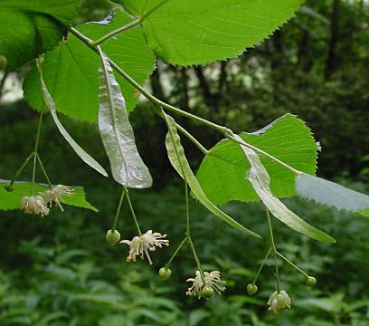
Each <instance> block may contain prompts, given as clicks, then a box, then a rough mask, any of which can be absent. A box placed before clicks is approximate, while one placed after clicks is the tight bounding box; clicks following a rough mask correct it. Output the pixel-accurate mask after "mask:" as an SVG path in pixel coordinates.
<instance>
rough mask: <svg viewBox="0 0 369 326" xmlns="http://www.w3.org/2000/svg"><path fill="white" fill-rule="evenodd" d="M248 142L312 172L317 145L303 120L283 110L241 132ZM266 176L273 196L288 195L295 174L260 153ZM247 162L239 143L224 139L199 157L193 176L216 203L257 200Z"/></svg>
mask: <svg viewBox="0 0 369 326" xmlns="http://www.w3.org/2000/svg"><path fill="white" fill-rule="evenodd" d="M240 137H241V138H242V140H243V141H245V142H247V143H248V144H251V145H253V146H254V147H257V148H259V149H261V150H263V151H265V152H266V153H268V154H270V155H271V156H273V157H275V158H277V159H279V160H280V161H282V162H284V163H286V164H288V165H289V166H291V167H293V168H295V169H296V170H299V171H302V172H305V173H307V174H314V173H315V170H316V160H317V151H318V145H317V144H316V142H315V140H314V138H313V137H312V135H311V131H310V129H309V128H308V127H307V126H306V125H305V123H304V122H303V121H302V120H301V119H298V118H297V117H296V116H294V115H292V114H286V115H284V116H282V117H281V118H279V119H277V120H275V121H274V122H272V123H271V124H269V125H268V126H266V127H264V128H263V129H261V130H259V131H257V132H254V133H245V132H243V133H241V134H240ZM260 160H261V162H262V164H263V165H264V166H265V168H266V170H267V171H268V174H269V176H270V179H271V181H270V188H271V191H272V193H273V195H274V196H276V197H279V198H281V197H289V196H293V195H295V194H296V192H295V177H296V176H295V174H294V173H293V172H291V171H290V170H288V169H286V168H285V167H283V166H282V165H280V164H278V163H276V162H275V161H273V160H272V159H271V158H268V157H266V156H264V155H262V156H261V157H260ZM249 169H250V163H249V162H248V160H245V155H244V153H243V152H242V150H241V148H240V146H238V144H236V143H235V142H233V141H231V140H229V139H224V140H222V141H220V142H219V143H218V144H216V145H215V146H214V147H213V148H212V149H211V150H210V151H209V153H208V154H207V155H206V156H205V158H204V159H203V161H202V163H201V165H200V168H199V170H198V172H197V178H198V180H199V182H200V184H201V187H202V188H203V190H204V192H205V193H206V195H207V196H208V198H209V199H210V200H211V201H212V202H213V203H214V204H216V205H222V204H225V203H227V202H229V201H232V200H239V201H242V202H251V201H258V200H260V198H259V196H258V195H257V194H256V192H255V190H254V189H253V187H252V185H251V184H250V182H249V180H247V179H246V178H245V175H246V172H247V171H248V170H249Z"/></svg>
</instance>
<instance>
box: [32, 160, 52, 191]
mask: <svg viewBox="0 0 369 326" xmlns="http://www.w3.org/2000/svg"><path fill="white" fill-rule="evenodd" d="M35 155H36V156H37V160H38V163H39V164H40V167H41V170H42V173H43V174H44V176H45V178H46V181H47V183H48V185H49V187H50V189H52V187H53V185H52V183H51V181H50V178H49V176H48V175H47V173H46V170H45V167H44V164H43V163H42V161H41V157H40V155H38V153H35Z"/></svg>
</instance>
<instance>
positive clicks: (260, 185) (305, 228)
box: [236, 136, 335, 243]
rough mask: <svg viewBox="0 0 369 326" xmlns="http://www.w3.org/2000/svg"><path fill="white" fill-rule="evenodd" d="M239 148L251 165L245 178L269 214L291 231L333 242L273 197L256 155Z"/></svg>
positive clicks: (268, 179)
mask: <svg viewBox="0 0 369 326" xmlns="http://www.w3.org/2000/svg"><path fill="white" fill-rule="evenodd" d="M236 138H238V139H239V140H241V141H242V138H241V137H239V136H236ZM239 146H240V147H241V149H242V151H243V152H244V154H245V156H246V157H247V159H248V161H249V162H250V165H251V168H250V170H249V172H248V174H247V178H248V179H249V180H250V182H251V184H252V186H253V188H254V189H255V191H256V193H257V194H258V196H259V197H260V199H261V200H262V201H263V203H264V205H265V206H266V207H267V208H268V210H269V211H270V213H272V215H273V216H274V217H276V218H277V219H278V220H280V221H281V222H283V223H284V224H286V225H287V226H289V227H290V228H291V229H293V230H295V231H297V232H300V233H302V234H304V235H307V236H308V237H311V238H313V239H316V240H319V241H322V242H327V243H333V242H335V240H334V239H333V238H332V237H330V236H329V235H328V234H326V233H324V232H322V231H320V230H319V229H317V228H315V227H314V226H312V225H310V224H308V223H306V222H305V221H304V220H303V219H301V218H300V217H299V216H297V215H296V214H295V213H293V212H292V211H290V210H289V209H288V208H287V207H286V206H285V205H284V204H283V203H282V202H281V201H280V200H279V199H278V198H276V197H274V196H273V194H272V192H271V190H270V177H269V174H268V172H267V170H266V169H265V167H264V166H263V164H262V163H261V161H260V158H259V156H258V154H256V152H255V151H254V150H253V149H251V148H248V147H246V146H243V145H239Z"/></svg>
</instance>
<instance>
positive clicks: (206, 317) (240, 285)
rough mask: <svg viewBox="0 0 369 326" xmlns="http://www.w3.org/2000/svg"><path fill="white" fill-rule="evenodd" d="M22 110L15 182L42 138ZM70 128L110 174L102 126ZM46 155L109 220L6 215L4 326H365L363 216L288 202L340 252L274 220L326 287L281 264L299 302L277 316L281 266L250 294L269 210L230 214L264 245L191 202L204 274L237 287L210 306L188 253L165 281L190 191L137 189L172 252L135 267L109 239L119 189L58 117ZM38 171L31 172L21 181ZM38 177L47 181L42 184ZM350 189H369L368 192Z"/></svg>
mask: <svg viewBox="0 0 369 326" xmlns="http://www.w3.org/2000/svg"><path fill="white" fill-rule="evenodd" d="M18 105H21V104H20V103H19V104H18ZM13 112H14V111H13V109H9V108H7V109H4V110H3V111H2V113H3V115H2V119H3V120H2V126H3V128H1V130H0V143H1V147H2V148H1V151H2V153H5V155H2V160H1V164H0V174H1V175H2V176H4V177H5V178H11V175H12V174H13V173H14V171H15V169H16V168H17V167H18V166H19V165H20V164H21V161H22V157H25V156H26V153H27V151H29V150H30V149H31V148H32V139H30V138H31V137H29V136H28V135H29V128H34V129H35V128H36V123H37V119H36V117H35V116H34V114H33V113H32V112H31V111H25V110H24V111H23V112H30V113H27V114H25V113H24V114H21V115H20V116H16V115H14V116H13ZM5 118H6V119H5ZM63 122H64V124H65V126H66V128H67V129H68V130H71V131H72V133H73V136H74V137H75V138H76V139H77V140H78V142H80V143H81V144H82V145H83V146H84V147H85V148H87V149H88V150H89V151H90V152H91V153H92V154H93V155H94V156H95V157H96V158H97V159H99V160H100V161H101V162H102V163H103V164H104V165H107V162H106V159H105V158H104V154H103V150H102V145H101V144H100V142H99V141H96V140H98V139H99V138H98V135H97V131H96V129H95V126H92V125H84V124H81V123H79V122H76V121H71V120H69V119H63ZM80 130H83V131H80ZM40 155H41V156H42V157H43V159H44V161H45V165H46V169H47V170H48V172H49V174H50V177H51V178H52V181H53V182H55V183H59V182H62V183H66V184H81V185H83V186H84V187H85V188H86V191H87V194H88V199H89V200H90V201H91V202H92V203H93V204H94V205H96V207H98V208H99V209H100V213H99V214H97V213H94V212H89V211H84V210H79V209H75V208H69V207H68V209H67V210H66V211H65V212H58V211H57V210H55V211H54V212H53V213H52V214H50V215H49V216H47V217H44V218H40V217H38V216H32V215H23V214H22V213H20V212H17V211H10V212H2V213H1V214H0V229H1V230H3V231H2V236H1V238H0V247H1V248H2V259H1V261H0V270H1V274H0V325H4V326H8V325H41V326H42V325H50V326H54V325H55V326H59V325H60V326H67V325H68V326H69V325H86V324H91V325H98V326H105V325H106V326H111V325H117V326H118V325H119V326H121V325H140V326H143V325H151V326H153V325H158V326H159V325H173V326H174V325H176V326H177V325H179V326H181V325H193V326H195V325H209V326H213V325H214V326H215V325H217V326H218V325H220V326H223V325H224V326H226V325H235V326H238V325H240V326H241V325H258V326H263V325H280V326H282V325H283V326H289V325H291V326H293V325H302V326H316V325H318V326H319V325H332V326H333V325H351V326H361V325H362V326H365V325H367V320H368V318H369V296H368V294H367V291H366V290H365V289H367V288H368V287H369V278H368V276H367V275H369V261H368V259H367V252H368V250H369V235H368V233H367V231H366V230H367V229H368V227H369V221H368V220H366V219H365V218H362V217H359V216H356V215H350V214H346V213H342V212H335V211H331V210H328V209H325V208H323V207H320V206H317V205H312V204H311V203H307V202H302V201H299V200H296V199H290V200H289V201H288V205H289V207H291V208H292V209H293V210H295V211H296V212H297V213H298V214H300V216H302V217H303V218H305V219H306V220H307V221H309V222H311V223H313V224H314V225H316V226H317V227H319V228H321V229H323V230H325V231H326V232H328V233H329V234H331V235H332V236H333V237H335V238H336V239H337V240H338V243H337V244H335V245H325V244H321V243H318V242H314V241H312V240H309V239H307V238H305V237H301V236H299V235H298V234H295V233H293V232H291V231H290V230H287V229H286V228H285V227H284V226H283V225H282V224H281V223H279V222H275V225H274V227H275V233H276V235H275V236H276V243H277V247H278V248H279V249H280V251H281V252H282V253H283V254H285V255H286V256H287V257H288V258H289V259H291V260H292V261H294V262H295V263H296V264H298V265H299V266H300V267H302V268H303V269H305V270H306V271H307V272H308V273H309V274H311V275H314V276H315V277H316V278H317V280H318V283H317V285H316V286H315V288H313V289H311V288H308V287H307V286H306V285H305V280H304V276H303V275H301V274H299V273H298V272H297V271H296V270H294V269H292V268H291V267H290V266H289V265H286V264H282V262H281V265H280V272H281V278H282V288H283V289H285V290H286V291H287V292H288V293H289V295H290V297H291V298H292V308H291V309H289V310H286V311H283V312H282V313H281V314H280V315H279V316H277V317H276V316H274V314H273V313H271V312H268V311H267V306H266V301H267V299H268V297H269V295H270V294H271V293H272V292H273V291H274V289H275V279H274V275H273V267H272V264H273V261H272V259H270V261H268V263H267V266H266V267H265V268H264V270H263V272H262V274H261V277H260V278H259V281H258V287H259V291H258V293H257V294H256V295H255V296H253V297H250V296H248V295H247V294H246V285H247V284H248V283H249V282H251V281H252V279H253V277H254V275H255V273H256V271H257V269H258V267H259V265H258V264H259V263H260V262H261V260H262V259H263V256H264V255H265V252H266V250H267V248H268V247H269V243H268V240H267V239H268V237H267V234H268V233H267V232H268V231H267V226H266V217H265V212H264V208H263V207H262V206H261V205H259V204H257V203H251V204H247V205H245V204H241V203H233V204H230V205H227V206H225V207H224V208H225V210H226V212H227V213H229V214H230V215H231V216H232V217H234V218H236V219H237V220H238V221H240V222H242V223H243V224H244V225H245V226H247V227H249V228H251V229H252V230H254V231H256V232H258V233H260V234H261V235H263V237H264V239H263V240H255V239H251V238H250V237H247V236H245V235H243V234H242V233H241V232H237V231H236V230H234V229H232V228H229V227H228V226H227V225H226V224H224V222H222V221H221V220H220V219H218V218H216V217H215V216H213V215H211V214H210V213H208V212H207V211H206V210H205V209H203V208H202V207H201V206H200V205H199V204H198V203H196V202H194V201H192V202H191V208H190V209H191V217H192V221H193V225H192V229H193V231H192V238H193V239H194V242H195V245H196V247H197V249H198V251H199V254H200V257H201V261H202V263H203V264H204V267H205V269H206V270H212V269H219V270H221V271H222V276H223V278H224V279H225V280H226V281H227V290H226V292H225V293H224V295H222V296H220V297H219V296H217V297H214V298H212V299H211V300H209V301H204V300H198V299H197V298H189V297H186V295H185V292H186V289H187V287H188V283H186V279H187V278H189V277H193V276H194V273H195V270H196V264H195V262H194V261H193V258H192V256H191V252H190V251H189V250H188V248H185V249H184V250H183V251H181V252H180V254H179V256H178V257H177V258H176V260H175V261H174V262H173V264H172V266H171V269H172V272H173V273H172V276H171V278H170V279H169V280H167V281H165V282H163V281H161V280H160V278H159V277H158V274H157V271H158V270H159V268H160V267H162V266H163V265H164V264H165V263H166V261H167V260H168V259H169V257H170V255H171V253H172V252H173V250H174V248H175V246H176V245H178V244H179V243H180V242H181V240H182V238H183V232H184V230H185V226H184V199H183V187H182V184H181V183H179V184H177V182H178V180H177V179H173V180H172V181H171V182H170V184H169V185H167V186H166V187H164V188H163V189H162V190H160V191H152V190H145V191H131V197H132V200H133V203H134V206H135V209H136V213H137V215H138V217H139V219H140V223H141V225H142V228H143V230H148V229H153V230H158V231H160V232H163V233H167V234H168V238H169V239H170V241H171V246H170V247H169V248H165V249H162V250H160V251H157V252H154V253H153V255H152V258H153V261H154V266H152V267H150V266H149V265H148V263H147V262H146V261H141V260H139V261H137V262H135V263H134V262H131V263H127V262H125V258H126V256H127V254H128V247H126V246H125V245H117V246H115V247H112V246H110V245H109V244H107V243H106V242H105V239H104V238H105V232H106V230H107V229H109V228H110V226H111V223H112V220H113V217H114V214H115V209H116V205H117V202H118V199H119V195H120V189H119V186H117V185H115V184H114V183H113V181H112V180H107V179H105V178H103V177H100V176H99V175H98V174H97V173H94V172H93V171H92V170H91V169H88V168H86V167H85V166H84V165H83V163H82V162H81V161H80V160H79V159H78V158H77V157H76V155H75V154H74V153H73V152H72V151H71V150H70V149H69V148H68V146H67V144H66V143H65V142H64V140H63V139H62V137H61V136H59V134H58V132H57V129H56V127H55V126H54V125H53V123H52V120H51V118H50V117H46V119H45V123H44V125H43V129H42V140H41V150H40ZM61 162H62V164H61ZM70 171H73V173H70ZM30 173H31V171H26V172H25V173H24V175H23V179H27V177H29V175H30ZM38 180H39V181H42V179H40V176H39V178H38ZM350 186H351V187H354V188H356V189H357V190H360V191H368V189H367V187H365V186H364V184H354V185H350ZM126 206H127V205H124V209H123V212H122V216H121V219H120V220H119V223H118V230H119V231H120V232H121V234H122V238H123V239H130V238H132V236H133V235H134V232H135V231H134V226H133V223H132V219H131V216H130V214H129V211H128V208H127V207H126Z"/></svg>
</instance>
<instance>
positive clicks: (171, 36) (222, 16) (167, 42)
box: [119, 0, 302, 66]
mask: <svg viewBox="0 0 369 326" xmlns="http://www.w3.org/2000/svg"><path fill="white" fill-rule="evenodd" d="M119 2H120V3H122V4H123V6H124V7H125V8H126V9H127V10H128V11H129V12H130V13H132V14H133V15H135V16H139V17H141V19H142V21H143V23H142V26H143V30H144V33H145V36H146V39H147V41H148V43H149V45H150V46H151V48H152V49H153V50H154V52H155V53H156V54H157V55H158V56H159V57H160V58H161V59H163V60H164V61H166V62H168V63H172V64H179V65H184V66H187V65H194V64H203V63H208V62H213V61H218V60H224V59H227V58H233V57H235V56H237V55H239V54H240V53H241V52H242V51H243V50H244V49H245V48H246V47H251V46H253V45H255V44H256V43H259V42H260V41H262V40H263V39H264V38H266V37H268V36H270V35H271V34H272V32H273V31H274V30H276V29H277V28H278V27H280V26H281V25H282V24H283V23H285V22H286V21H287V20H288V19H290V18H291V17H292V16H293V15H294V12H295V11H296V10H297V9H298V7H299V6H300V4H301V3H302V1H301V0H284V1H279V0H263V1H255V0H202V1H198V0H151V1H147V0H120V1H119Z"/></svg>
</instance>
